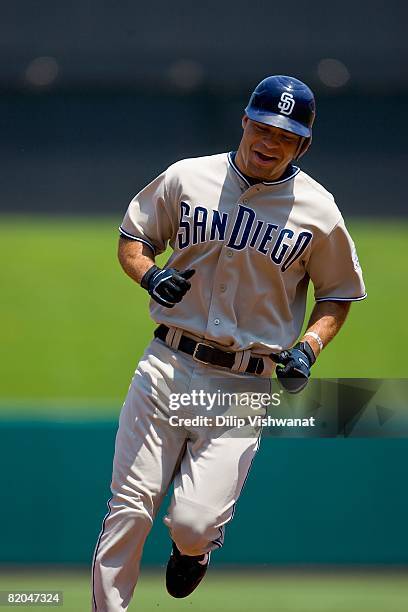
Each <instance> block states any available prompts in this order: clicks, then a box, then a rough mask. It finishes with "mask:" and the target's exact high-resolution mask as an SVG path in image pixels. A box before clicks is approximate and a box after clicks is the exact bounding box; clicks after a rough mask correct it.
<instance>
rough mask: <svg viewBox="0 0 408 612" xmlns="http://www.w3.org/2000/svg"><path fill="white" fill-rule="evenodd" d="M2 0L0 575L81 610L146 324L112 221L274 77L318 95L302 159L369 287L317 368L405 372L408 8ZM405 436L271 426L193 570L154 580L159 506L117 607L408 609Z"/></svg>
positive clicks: (235, 127)
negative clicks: (194, 577)
mask: <svg viewBox="0 0 408 612" xmlns="http://www.w3.org/2000/svg"><path fill="white" fill-rule="evenodd" d="M0 7H1V19H0V45H1V46H0V159H1V167H0V210H1V215H0V256H1V260H2V265H1V267H0V286H1V298H0V304H1V321H2V331H1V343H0V347H1V348H0V355H1V372H0V464H1V466H2V470H1V483H0V485H1V491H2V503H1V504H0V524H1V525H2V527H3V528H2V536H1V543H0V564H1V565H0V590H7V589H17V588H19V589H26V590H27V589H31V588H34V589H40V588H42V589H51V588H55V589H57V590H63V591H64V597H65V599H64V607H65V610H67V611H71V610H72V611H77V610H87V609H88V607H89V606H88V602H89V598H90V594H89V584H88V583H89V579H88V576H89V566H90V560H91V556H92V552H93V546H94V543H95V540H96V537H97V534H98V532H99V528H100V523H101V520H102V518H103V515H104V513H105V512H104V505H105V501H106V499H107V498H108V493H109V490H108V485H109V479H110V470H111V460H112V452H113V444H114V435H115V429H116V422H117V418H118V413H119V410H120V407H121V403H122V401H123V398H124V396H125V394H126V391H127V387H128V384H129V380H130V377H131V375H132V372H133V370H134V368H135V366H136V363H137V360H138V358H139V357H140V355H141V353H142V351H143V348H144V346H145V345H146V344H147V342H148V340H149V338H150V337H151V334H152V330H153V324H152V323H151V322H150V321H149V319H148V312H147V299H146V296H145V295H144V292H142V291H139V289H138V288H137V287H135V286H134V285H133V284H132V283H131V281H130V280H129V279H127V278H126V277H125V275H124V274H123V273H122V272H121V270H120V269H119V266H118V264H117V262H116V244H117V226H118V225H119V223H120V221H121V219H122V216H123V214H124V211H125V209H126V207H127V204H128V202H129V200H130V199H131V197H132V196H133V194H134V193H135V192H137V191H138V190H139V189H140V188H141V187H142V186H143V185H144V184H146V183H147V182H148V181H149V180H150V179H152V178H153V177H154V176H155V175H157V174H158V173H159V172H160V171H161V170H162V169H163V168H164V167H166V166H167V165H169V164H170V163H172V162H173V161H175V160H177V159H180V158H182V157H189V156H197V155H203V154H211V153H215V152H221V151H225V150H230V149H232V148H235V147H236V146H237V144H238V142H239V138H240V120H241V115H242V109H243V107H244V106H245V103H246V100H247V98H248V95H249V92H250V91H251V90H252V89H253V87H254V86H255V85H256V83H257V82H258V81H259V80H260V79H261V78H263V77H264V76H265V75H266V74H274V73H283V74H285V73H286V74H293V75H295V76H297V77H299V78H301V79H302V80H304V81H306V82H307V83H309V84H310V85H311V87H312V88H313V89H314V90H315V92H316V96H317V104H318V115H317V120H316V127H315V131H314V143H313V146H312V148H311V149H310V152H309V153H308V154H307V156H306V157H305V158H304V159H303V160H302V162H301V166H302V168H303V169H304V170H305V171H306V172H309V173H310V174H311V175H312V176H313V177H314V178H316V179H317V180H318V181H320V182H322V183H323V185H325V186H326V187H327V188H328V189H329V190H330V191H332V192H333V193H334V194H335V195H336V199H337V201H338V204H339V206H340V207H341V209H342V210H343V212H344V215H345V218H346V221H347V223H348V225H349V227H350V229H351V231H352V234H353V237H354V238H355V241H356V244H357V247H358V251H359V255H360V260H361V263H362V265H363V269H364V271H365V279H366V283H367V289H368V293H369V298H368V300H366V301H365V302H362V303H360V304H355V305H354V306H353V308H352V312H351V316H350V319H349V321H348V322H347V324H346V326H345V328H344V330H343V331H342V332H341V335H340V336H339V338H338V339H336V341H335V343H333V345H331V346H330V347H328V348H327V350H326V351H325V354H324V356H323V357H322V359H321V360H320V362H319V364H318V365H317V366H316V369H315V370H314V373H315V376H321V377H326V376H327V377H387V378H406V377H407V366H406V359H405V347H406V346H407V340H408V333H407V326H406V306H405V305H406V302H407V293H408V292H407V283H406V269H407V264H408V256H407V248H406V245H407V238H408V224H407V214H406V182H405V174H406V170H405V166H406V164H407V152H406V137H405V135H406V108H407V102H408V78H407V76H408V75H407V66H408V42H407V38H406V35H405V34H406V33H405V29H406V23H407V18H408V9H407V6H406V4H405V3H403V2H401V1H397V0H390V1H389V2H388V3H387V4H386V5H385V4H384V3H383V2H381V1H380V0H373V1H371V2H367V1H364V2H362V3H355V2H351V1H350V0H345V1H343V2H341V3H340V2H334V3H329V4H327V3H324V2H323V1H322V0H317V1H316V2H314V3H310V2H305V1H303V0H301V1H299V2H297V3H290V4H278V5H276V6H275V5H271V4H266V3H264V2H261V1H260V0H255V1H254V2H252V3H251V5H250V7H249V6H248V4H247V3H245V2H243V1H242V0H236V1H235V2H233V3H232V2H224V3H219V2H215V1H214V0H209V1H207V2H206V3H203V4H201V5H200V4H199V5H193V4H191V3H190V2H186V1H185V0H183V1H180V2H175V3H165V2H164V1H163V0H159V1H157V2H153V3H150V4H149V3H135V2H128V1H127V0H126V1H123V2H121V3H119V4H118V3H114V2H113V1H112V0H109V1H107V2H104V3H102V4H100V3H96V2H89V1H84V0H82V1H81V2H79V1H78V0H72V1H71V2H70V3H64V4H61V3H55V2H51V1H50V0H43V1H42V2H41V3H40V4H38V3H30V2H28V1H27V0H16V1H15V2H13V3H9V2H0ZM407 451H408V443H407V440H404V439H399V440H380V439H377V440H358V439H353V440H344V439H343V440H342V439H337V440H333V439H332V440H330V439H324V440H300V439H298V440H284V439H275V440H274V439H266V440H265V441H264V442H263V444H262V448H261V452H260V454H259V456H258V458H257V461H256V462H255V464H254V468H253V471H252V473H251V478H250V479H249V480H248V483H247V485H246V490H245V492H244V494H243V496H242V499H241V500H240V503H239V508H238V510H239V511H238V512H237V515H236V517H235V518H234V521H233V522H232V523H231V525H230V526H229V529H228V532H227V538H226V544H225V548H224V549H223V550H222V551H220V552H219V553H218V554H217V555H214V568H213V569H212V572H211V576H209V577H208V580H207V581H206V583H205V584H204V585H203V586H202V588H200V590H199V591H197V593H196V594H194V596H193V597H192V598H191V599H188V600H187V601H183V602H180V601H172V600H170V598H169V597H167V596H166V594H165V592H164V587H163V584H162V580H163V576H162V574H163V571H164V566H165V563H166V561H167V556H168V552H169V540H168V536H167V534H166V530H165V528H164V526H163V525H162V524H161V521H160V518H159V520H158V521H157V524H156V525H155V527H154V529H153V531H152V534H151V536H150V538H149V540H148V543H147V545H146V553H145V564H144V567H145V571H144V573H143V575H142V579H141V585H140V589H139V590H138V591H137V595H136V597H135V600H134V602H133V604H132V605H131V607H130V608H129V609H130V610H136V609H144V610H156V609H157V608H160V609H162V610H173V609H180V610H183V609H189V610H197V611H200V610H207V609H208V608H209V607H211V609H213V610H214V611H218V610H223V611H225V612H228V610H234V611H235V612H241V611H242V612H244V611H247V610H249V609H253V610H264V609H271V610H272V609H273V610H278V611H279V612H295V611H296V612H309V611H310V612H312V611H313V612H319V611H322V612H328V611H330V612H340V611H343V610H348V611H349V612H365V611H366V610H367V611H370V612H402V611H403V610H406V601H407V596H408V587H407V584H406V575H405V568H406V565H407V564H408V553H407V550H408V546H407V545H408V532H407V522H406V516H407V512H408V496H407V490H406V486H405V483H406V464H407ZM138 604H139V606H138Z"/></svg>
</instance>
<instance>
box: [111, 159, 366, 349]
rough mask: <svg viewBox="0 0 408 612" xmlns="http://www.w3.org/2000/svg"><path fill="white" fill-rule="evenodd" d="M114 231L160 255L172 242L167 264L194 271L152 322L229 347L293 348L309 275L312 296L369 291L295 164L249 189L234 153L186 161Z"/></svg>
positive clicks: (349, 244)
mask: <svg viewBox="0 0 408 612" xmlns="http://www.w3.org/2000/svg"><path fill="white" fill-rule="evenodd" d="M120 232H121V234H122V235H123V236H125V237H127V238H130V239H134V240H139V241H141V242H144V243H145V244H147V245H149V246H150V248H151V249H152V251H153V252H154V253H155V254H156V255H157V254H159V253H162V252H163V251H164V250H165V249H166V248H167V245H168V244H170V246H171V248H172V249H173V253H172V255H171V257H170V259H169V261H168V262H167V264H166V266H167V267H170V266H171V267H175V268H177V269H179V270H183V269H185V268H195V270H196V274H195V276H194V277H193V279H192V281H191V282H192V285H193V288H192V290H191V291H189V292H187V294H186V295H185V297H184V298H183V300H182V301H181V302H180V303H179V304H177V305H176V306H175V307H174V308H172V309H167V308H163V307H162V306H160V305H159V304H157V303H156V302H155V301H151V305H150V309H151V316H152V318H153V319H154V320H155V321H156V322H157V323H164V324H166V325H168V326H174V327H178V328H182V329H184V330H185V331H187V332H190V333H191V334H193V335H197V336H199V337H201V338H204V339H206V340H209V341H212V342H216V343H218V344H220V345H223V346H225V347H228V349H229V350H233V351H238V350H245V349H251V350H252V351H254V352H256V353H258V354H266V353H269V352H270V351H271V349H274V350H276V349H282V348H288V347H290V346H291V345H292V344H293V343H294V342H295V341H296V339H297V338H298V336H299V335H300V333H301V328H302V325H303V321H304V315H305V308H306V297H307V288H308V284H309V281H310V280H311V282H312V283H313V285H314V291H315V299H316V301H324V300H339V301H356V300H362V299H364V298H365V297H366V292H365V287H364V282H363V278H362V273H361V268H360V265H359V262H358V258H357V254H356V250H355V246H354V243H353V241H352V239H351V237H350V235H349V233H348V231H347V229H346V226H345V224H344V220H343V218H342V216H341V213H340V211H339V209H338V208H337V206H336V203H335V201H334V198H333V196H332V195H331V194H330V193H329V192H328V191H326V190H325V189H324V188H323V187H322V186H321V185H320V184H319V183H317V182H316V181H315V180H313V179H312V178H311V177H310V176H308V175H307V174H306V173H305V172H303V171H301V170H300V169H299V168H297V167H296V166H292V168H291V171H290V172H289V175H288V176H286V178H284V179H283V180H279V181H275V182H269V183H268V182H260V183H257V184H254V185H251V184H250V183H249V182H248V180H247V179H246V177H245V176H243V175H242V174H241V172H240V171H239V169H238V168H237V166H236V165H235V164H234V159H233V156H232V154H231V153H229V154H227V153H222V154H218V155H211V156H207V157H199V158H194V159H184V160H182V161H179V162H177V163H175V164H173V165H172V166H170V167H169V168H168V169H167V170H166V171H165V172H163V173H162V174H161V175H160V176H158V177H157V178H156V179H155V180H154V181H152V182H151V183H150V184H149V185H147V187H145V188H144V189H142V191H140V192H139V193H138V194H137V195H136V196H135V197H134V198H133V200H132V201H131V203H130V205H129V208H128V210H127V212H126V215H125V217H124V219H123V223H122V225H121V227H120Z"/></svg>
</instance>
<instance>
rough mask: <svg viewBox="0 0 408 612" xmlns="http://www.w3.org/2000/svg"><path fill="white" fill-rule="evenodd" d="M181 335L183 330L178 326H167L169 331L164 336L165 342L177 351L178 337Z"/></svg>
mask: <svg viewBox="0 0 408 612" xmlns="http://www.w3.org/2000/svg"><path fill="white" fill-rule="evenodd" d="M182 335H183V330H182V329H180V328H179V327H169V331H168V332H167V336H166V344H167V346H169V347H170V348H172V349H174V350H175V351H177V349H178V346H179V344H180V338H181V336H182Z"/></svg>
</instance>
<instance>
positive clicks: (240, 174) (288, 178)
mask: <svg viewBox="0 0 408 612" xmlns="http://www.w3.org/2000/svg"><path fill="white" fill-rule="evenodd" d="M233 156H234V151H230V152H229V153H228V161H229V163H230V164H231V166H232V168H233V170H234V171H235V172H236V173H237V174H238V176H239V177H240V178H241V179H242V180H243V181H244V182H245V183H246V185H248V187H252V184H251V183H250V182H249V181H248V179H247V178H246V176H245V175H244V174H242V172H241V170H239V168H238V166H237V165H236V164H235V162H234V159H233ZM299 172H300V168H298V167H297V166H294V165H293V164H292V172H291V173H290V174H289V175H288V176H285V178H283V179H280V180H279V181H259V183H262V185H280V184H281V183H286V182H287V181H290V180H291V179H293V177H294V176H296V175H297V174H298V173H299Z"/></svg>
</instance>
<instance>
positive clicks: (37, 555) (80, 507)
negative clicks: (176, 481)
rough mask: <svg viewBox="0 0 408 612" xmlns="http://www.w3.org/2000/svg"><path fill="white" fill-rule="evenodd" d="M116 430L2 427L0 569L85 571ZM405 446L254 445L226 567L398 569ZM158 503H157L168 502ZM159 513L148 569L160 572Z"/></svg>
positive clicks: (404, 543) (163, 533)
mask: <svg viewBox="0 0 408 612" xmlns="http://www.w3.org/2000/svg"><path fill="white" fill-rule="evenodd" d="M115 431H116V423H115V422H114V421H110V420H109V421H89V422H87V421H81V422H79V421H71V422H65V423H58V422H52V421H32V422H29V421H16V422H12V421H1V422H0V441H1V446H0V460H1V465H2V468H3V469H2V476H1V491H2V503H1V504H0V524H1V525H2V537H1V546H0V563H7V564H11V563H13V564H31V563H85V564H87V563H89V562H90V559H91V556H92V550H93V546H94V543H95V541H96V538H97V535H98V532H99V528H100V524H101V521H102V519H103V516H104V514H105V512H106V500H107V499H108V497H109V489H108V484H109V481H110V475H111V460H112V453H113V448H114V437H115ZM407 451H408V440H403V439H400V440H397V439H388V440H387V439H382V440H380V439H376V440H374V439H364V440H363V439H353V440H351V439H314V440H311V439H273V438H268V439H265V440H263V442H262V444H261V448H260V451H259V453H258V456H257V458H256V461H255V462H254V465H253V468H252V471H251V474H250V478H249V479H248V481H247V483H246V485H245V489H244V492H243V494H242V497H241V499H240V501H239V504H238V505H237V511H236V514H235V517H234V520H233V521H232V523H231V524H230V525H229V527H228V530H227V533H226V538H225V546H224V548H223V549H222V550H221V551H218V552H217V560H218V562H219V563H225V564H231V563H236V564H270V563H271V564H354V563H355V564H407V563H408V528H407V521H406V517H407V516H408V491H407V487H406V457H407ZM166 501H167V500H166ZM164 509H165V504H164V505H163V509H162V512H161V514H160V516H159V518H158V520H157V521H156V524H155V526H154V528H153V531H152V533H151V535H150V536H149V539H148V542H147V544H146V548H145V556H144V562H145V564H146V565H159V564H164V563H165V562H166V559H167V556H168V551H169V539H168V534H167V530H166V528H165V527H164V525H163V524H162V521H161V518H162V515H163V510H164Z"/></svg>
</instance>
